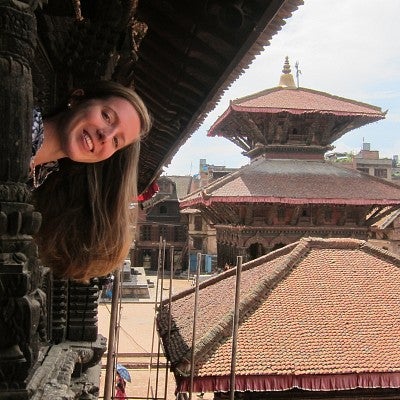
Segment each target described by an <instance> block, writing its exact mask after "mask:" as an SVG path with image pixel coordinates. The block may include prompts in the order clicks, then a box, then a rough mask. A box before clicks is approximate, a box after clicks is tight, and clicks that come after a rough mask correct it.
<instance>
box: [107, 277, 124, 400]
mask: <svg viewBox="0 0 400 400" xmlns="http://www.w3.org/2000/svg"><path fill="white" fill-rule="evenodd" d="M120 280H121V270H120V269H117V270H115V271H114V282H113V292H112V299H111V315H110V327H109V332H108V349H107V365H106V376H105V382H104V399H105V400H111V399H112V397H113V389H114V387H113V386H114V385H113V382H114V366H115V343H116V337H117V330H118V326H117V325H118V324H117V317H118V308H119V300H120Z"/></svg>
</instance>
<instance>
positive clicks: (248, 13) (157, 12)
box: [32, 0, 303, 191]
mask: <svg viewBox="0 0 400 400" xmlns="http://www.w3.org/2000/svg"><path fill="white" fill-rule="evenodd" d="M40 3H42V2H40ZM43 3H44V2H43ZM301 4H303V0H269V1H265V0H256V1H252V2H232V3H231V2H226V1H223V0H211V1H210V0H202V1H197V2H195V3H193V2H190V1H185V0H166V1H158V0H146V1H143V0H139V1H133V2H131V1H127V0H124V1H117V0H103V1H95V2H94V1H90V0H81V1H80V2H79V1H77V0H71V1H65V0H52V1H49V2H48V4H43V5H42V7H38V8H37V10H36V16H37V20H38V37H39V46H38V50H37V56H36V62H35V65H34V66H33V68H32V70H33V81H34V86H35V89H36V91H35V98H36V101H37V103H39V104H40V105H42V106H43V107H44V108H45V109H46V108H50V107H51V106H53V105H54V104H55V103H57V101H58V100H59V99H60V97H61V95H62V94H64V93H65V90H66V89H69V88H71V87H78V86H79V84H80V83H81V82H85V81H89V80H93V79H100V78H101V79H111V80H115V81H119V82H121V83H123V84H124V85H127V86H128V85H131V86H134V87H135V89H136V90H137V92H138V93H139V94H140V95H141V97H142V98H143V99H144V101H145V102H146V104H147V106H148V107H149V109H150V112H151V114H152V117H153V121H154V123H153V128H152V130H151V132H150V134H149V135H148V137H147V139H145V140H143V144H142V149H141V155H140V174H139V190H140V191H142V190H144V189H145V188H146V187H147V186H148V185H149V184H150V183H151V182H152V181H153V180H154V179H155V178H156V177H157V176H158V175H159V174H160V173H161V171H162V168H163V167H164V166H165V165H168V164H169V163H170V161H171V159H172V157H173V156H174V155H175V153H176V152H177V150H178V149H179V147H180V146H181V145H182V144H183V143H184V142H185V141H186V140H187V138H188V137H189V136H190V135H191V134H192V133H193V132H194V131H195V130H196V129H197V128H198V127H199V126H200V124H201V123H202V121H203V120H204V118H205V116H206V115H207V113H208V112H209V111H211V110H212V109H213V107H214V106H215V105H216V102H217V101H218V100H219V98H220V97H221V95H222V93H223V91H224V90H225V89H227V88H228V87H229V86H230V84H231V83H232V82H233V81H234V80H235V79H237V78H238V76H239V75H240V74H241V73H242V72H243V71H244V69H245V68H246V67H247V66H248V65H249V64H250V62H251V61H252V60H253V59H254V57H255V56H256V55H257V54H259V53H260V52H261V51H262V50H263V48H264V46H266V45H268V43H269V40H270V39H271V37H272V36H273V35H274V34H276V33H277V32H278V31H279V30H280V29H281V27H282V26H283V25H284V24H285V22H284V20H285V19H286V18H289V17H290V16H291V14H292V12H294V11H295V10H296V9H297V8H298V6H300V5H301Z"/></svg>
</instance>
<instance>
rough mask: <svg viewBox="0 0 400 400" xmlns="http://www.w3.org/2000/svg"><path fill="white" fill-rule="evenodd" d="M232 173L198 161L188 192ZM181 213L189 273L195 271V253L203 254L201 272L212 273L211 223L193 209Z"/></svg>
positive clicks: (213, 244)
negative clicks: (197, 170) (186, 235)
mask: <svg viewBox="0 0 400 400" xmlns="http://www.w3.org/2000/svg"><path fill="white" fill-rule="evenodd" d="M234 171H237V168H227V167H225V166H216V165H212V164H207V160H206V159H200V163H199V173H198V174H196V175H194V176H193V180H192V186H191V190H190V192H193V191H195V190H197V189H199V188H201V187H205V186H207V185H209V184H210V183H212V182H214V181H215V180H217V179H219V178H222V177H224V176H225V175H228V174H230V173H232V172H234ZM182 197H183V196H182ZM181 213H182V214H184V215H186V216H187V218H188V234H189V241H188V246H189V253H190V269H191V271H192V272H194V271H195V270H196V267H197V253H202V254H203V261H202V265H201V272H202V273H203V272H204V273H209V272H212V271H214V270H215V269H216V267H217V265H216V264H217V263H216V260H217V240H216V230H215V228H214V226H213V224H212V222H211V221H210V219H209V218H207V216H206V215H205V214H203V213H202V212H201V211H200V210H197V209H195V208H187V209H183V210H181Z"/></svg>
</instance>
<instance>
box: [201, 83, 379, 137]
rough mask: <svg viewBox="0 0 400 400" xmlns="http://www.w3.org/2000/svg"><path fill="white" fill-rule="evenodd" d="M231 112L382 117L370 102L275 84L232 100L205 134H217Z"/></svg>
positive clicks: (373, 118)
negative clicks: (275, 85) (272, 86)
mask: <svg viewBox="0 0 400 400" xmlns="http://www.w3.org/2000/svg"><path fill="white" fill-rule="evenodd" d="M234 112H249V113H267V114H276V113H280V112H288V113H291V114H310V113H318V114H333V115H335V116H354V117H361V116H362V117H365V118H366V120H365V122H364V123H363V124H366V123H368V122H373V121H378V120H380V119H383V118H385V113H383V112H382V110H381V108H379V107H375V106H372V105H370V104H366V103H361V102H358V101H355V100H350V99H346V98H343V97H338V96H333V95H331V94H329V93H325V92H319V91H317V90H312V89H306V88H296V89H291V88H282V87H275V88H272V89H267V90H264V91H262V92H259V93H255V94H252V95H250V96H246V97H243V98H240V99H236V100H234V101H232V102H231V104H230V105H229V107H228V109H227V110H226V111H225V113H224V114H223V115H222V116H221V117H219V118H218V119H217V121H216V122H215V123H214V124H213V125H212V127H211V128H210V131H209V133H208V135H209V136H215V135H218V134H219V128H220V127H221V125H222V123H223V121H225V120H227V118H228V117H229V116H230V115H231V114H232V113H234ZM368 120H369V121H368Z"/></svg>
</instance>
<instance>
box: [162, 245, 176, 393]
mask: <svg viewBox="0 0 400 400" xmlns="http://www.w3.org/2000/svg"><path fill="white" fill-rule="evenodd" d="M170 255H171V260H170V261H171V264H170V272H169V296H168V344H170V343H171V325H172V311H171V306H172V277H173V275H174V246H171V250H170ZM168 366H169V362H168V360H167V358H166V361H165V387H164V400H167V391H168Z"/></svg>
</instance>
